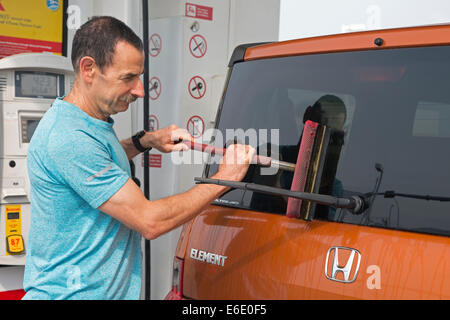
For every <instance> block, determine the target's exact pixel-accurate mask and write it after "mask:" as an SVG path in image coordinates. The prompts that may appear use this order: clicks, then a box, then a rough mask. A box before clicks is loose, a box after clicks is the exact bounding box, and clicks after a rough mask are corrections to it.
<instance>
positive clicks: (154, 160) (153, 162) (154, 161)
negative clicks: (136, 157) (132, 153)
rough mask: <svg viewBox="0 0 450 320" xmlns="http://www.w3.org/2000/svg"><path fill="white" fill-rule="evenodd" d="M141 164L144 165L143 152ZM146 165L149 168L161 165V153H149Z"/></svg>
mask: <svg viewBox="0 0 450 320" xmlns="http://www.w3.org/2000/svg"><path fill="white" fill-rule="evenodd" d="M141 166H142V167H144V154H142V155H141ZM148 166H149V167H150V168H161V167H162V155H161V154H152V153H150V154H149V158H148Z"/></svg>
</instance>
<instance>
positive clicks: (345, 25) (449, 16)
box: [279, 0, 450, 40]
mask: <svg viewBox="0 0 450 320" xmlns="http://www.w3.org/2000/svg"><path fill="white" fill-rule="evenodd" d="M280 1H281V9H280V33H279V38H280V40H289V39H296V38H307V37H312V36H318V35H326V34H336V33H341V32H350V31H362V30H376V29H387V28H395V27H407V26H417V25H425V24H436V23H444V22H450V1H448V0H428V1H423V0H395V1H392V0H341V1H335V0H318V1H298V0H280Z"/></svg>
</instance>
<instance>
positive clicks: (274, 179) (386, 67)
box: [205, 46, 450, 236]
mask: <svg viewBox="0 0 450 320" xmlns="http://www.w3.org/2000/svg"><path fill="white" fill-rule="evenodd" d="M448 57H450V47H447V46H443V47H424V48H404V49H390V50H370V51H360V52H342V53H328V54H316V55H302V56H294V57H283V58H273V59H264V60H255V61H248V62H242V63H237V64H235V65H234V67H233V69H232V72H231V74H230V78H229V82H228V84H227V89H226V93H225V95H224V97H223V99H222V101H221V105H220V109H219V117H218V119H219V120H218V122H217V124H216V128H217V129H218V130H219V131H220V132H222V134H223V136H226V130H227V129H242V130H243V131H244V132H247V131H248V130H249V129H251V130H256V132H263V133H264V132H267V135H266V136H265V137H264V139H261V136H259V140H258V142H257V144H256V145H255V147H257V148H258V151H259V153H261V154H264V155H269V156H270V155H272V156H274V157H276V158H279V159H280V160H283V161H287V162H292V163H295V162H296V160H297V154H298V149H299V144H300V137H301V134H302V129H303V125H304V124H303V120H304V115H305V112H308V111H307V110H312V109H311V108H310V109H308V107H314V105H315V103H316V102H317V101H323V99H328V100H330V99H331V100H333V101H339V103H341V104H343V109H344V110H345V114H344V116H340V115H335V116H334V118H333V117H331V118H330V119H329V120H328V123H327V125H329V126H332V127H333V126H334V127H336V128H337V129H339V130H342V131H343V132H344V141H343V145H342V148H341V150H340V154H339V155H338V157H339V161H338V166H337V171H336V176H335V177H334V179H333V181H332V182H331V183H332V187H331V188H330V189H329V191H328V192H327V193H328V194H331V195H335V196H349V195H354V194H364V193H370V192H384V191H387V190H392V191H395V192H396V193H402V194H413V195H431V196H441V197H448V196H450V194H449V190H450V169H449V163H450V59H448ZM321 99H322V100H321ZM264 130H266V131H264ZM271 133H273V134H271ZM227 138H228V139H229V136H227ZM240 142H243V141H240ZM377 168H378V169H377ZM380 168H382V169H381V170H380ZM261 170H262V169H261V168H260V167H258V166H256V165H252V166H251V167H250V169H249V172H248V174H247V176H246V177H245V178H244V181H247V182H253V183H258V184H264V185H269V186H276V187H281V188H284V189H290V187H291V183H292V177H293V174H292V173H291V172H286V171H278V172H276V173H274V174H262V172H261ZM216 171H217V165H216V164H211V165H209V166H207V168H206V171H205V172H206V174H207V176H211V175H213V174H214V173H215V172H216ZM215 203H216V204H221V205H227V206H234V207H239V208H246V209H252V210H256V211H263V212H269V213H274V214H285V212H286V205H287V199H286V198H285V197H282V196H272V195H266V194H259V193H254V192H251V191H243V190H232V191H230V192H228V193H227V194H225V195H223V196H222V197H221V198H220V199H218V200H217V201H216V202H215ZM315 210H316V211H317V212H316V217H317V218H318V219H325V220H330V221H337V222H343V223H353V224H359V225H368V226H376V227H383V228H390V229H399V230H408V231H416V232H424V233H432V234H439V235H447V236H448V235H450V202H448V201H435V200H424V199H414V198H407V197H400V196H396V197H393V198H385V197H384V196H383V195H378V196H374V198H373V203H372V206H371V208H370V209H368V210H366V211H365V212H364V213H363V214H362V215H357V216H356V215H352V214H351V213H350V212H349V211H347V210H346V209H334V208H329V207H324V206H317V207H316V209H315Z"/></svg>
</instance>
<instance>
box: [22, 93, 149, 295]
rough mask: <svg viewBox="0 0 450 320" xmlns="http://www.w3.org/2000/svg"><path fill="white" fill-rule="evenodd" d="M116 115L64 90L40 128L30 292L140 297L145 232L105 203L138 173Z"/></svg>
mask: <svg viewBox="0 0 450 320" xmlns="http://www.w3.org/2000/svg"><path fill="white" fill-rule="evenodd" d="M113 123H114V121H113V120H112V119H111V118H109V121H108V122H105V121H101V120H98V119H95V118H92V117H90V116H89V115H88V114H86V113H85V112H83V111H82V110H81V109H79V108H77V107H76V106H74V105H72V104H70V103H68V102H65V101H64V100H62V99H60V98H58V99H56V100H55V102H54V103H53V105H52V107H51V108H50V109H49V110H48V111H47V112H46V114H45V115H44V117H43V118H42V119H41V121H40V123H39V125H38V127H37V129H36V131H35V132H34V134H33V138H32V139H31V143H30V146H29V150H28V160H27V161H28V173H29V176H30V183H31V226H30V235H29V240H28V245H27V248H26V250H27V255H26V265H25V275H24V289H25V291H26V292H27V293H26V295H25V297H24V299H52V300H53V299H139V296H140V291H141V261H142V257H141V246H140V240H141V236H140V235H139V233H138V232H136V231H133V230H131V229H129V228H128V227H126V226H125V225H124V224H122V223H121V222H120V221H118V220H116V219H114V218H112V217H111V216H109V215H107V214H105V213H103V212H101V211H99V210H98V209H97V208H98V207H99V206H100V205H102V204H103V203H104V202H105V201H107V200H108V199H109V198H110V197H111V196H112V195H114V194H115V193H116V192H117V191H118V190H119V189H120V188H121V187H122V186H123V185H124V184H125V182H126V181H127V180H128V179H129V178H130V166H129V162H128V158H127V155H126V153H125V151H124V149H123V148H122V146H121V145H120V142H119V140H118V138H117V136H116V134H115V132H114V130H113Z"/></svg>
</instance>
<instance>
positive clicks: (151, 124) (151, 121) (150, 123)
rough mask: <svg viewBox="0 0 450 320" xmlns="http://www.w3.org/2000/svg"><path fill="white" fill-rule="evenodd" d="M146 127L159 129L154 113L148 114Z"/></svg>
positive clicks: (152, 129)
mask: <svg viewBox="0 0 450 320" xmlns="http://www.w3.org/2000/svg"><path fill="white" fill-rule="evenodd" d="M148 127H149V131H156V130H159V121H158V118H157V117H156V116H155V115H154V114H151V115H149V116H148Z"/></svg>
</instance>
